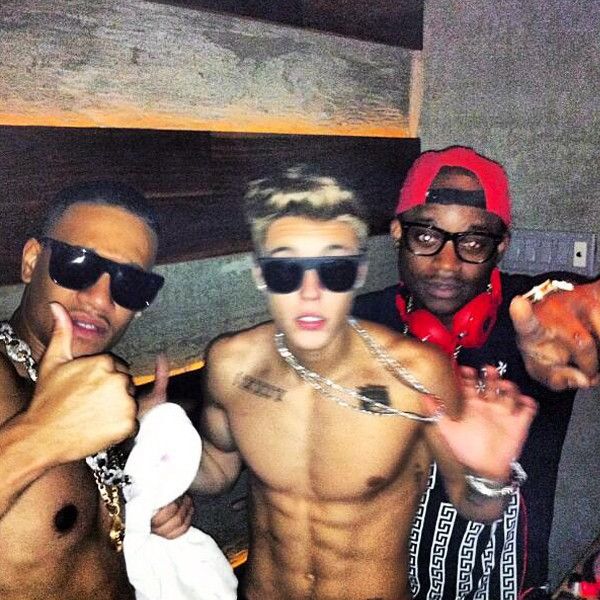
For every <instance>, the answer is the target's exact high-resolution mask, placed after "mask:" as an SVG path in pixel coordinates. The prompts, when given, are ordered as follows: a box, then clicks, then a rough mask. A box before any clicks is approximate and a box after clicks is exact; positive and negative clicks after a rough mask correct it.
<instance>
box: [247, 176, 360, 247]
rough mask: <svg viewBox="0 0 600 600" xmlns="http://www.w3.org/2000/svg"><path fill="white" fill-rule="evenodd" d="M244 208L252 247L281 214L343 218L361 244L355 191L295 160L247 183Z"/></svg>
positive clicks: (262, 239) (261, 238)
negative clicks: (266, 175) (290, 164)
mask: <svg viewBox="0 0 600 600" xmlns="http://www.w3.org/2000/svg"><path fill="white" fill-rule="evenodd" d="M244 212H245V216H246V220H247V222H248V224H249V225H250V227H251V230H252V239H253V241H254V246H255V249H256V250H259V249H260V247H261V246H262V244H263V242H264V239H265V236H266V232H267V229H268V228H269V225H270V224H271V223H272V222H273V221H275V220H276V219H280V218H282V217H288V216H290V217H292V216H293V217H307V218H309V219H316V220H319V221H329V220H333V219H339V220H343V221H347V222H348V223H349V224H350V225H351V226H352V228H353V229H354V230H355V232H356V235H357V237H358V239H359V241H360V243H361V245H363V244H364V243H365V241H366V238H367V234H368V226H367V223H366V219H365V217H364V209H363V207H362V206H361V203H360V201H359V199H358V198H357V196H356V193H355V192H354V191H353V190H352V189H351V188H350V187H349V186H348V185H346V184H345V183H343V182H342V181H340V179H339V178H334V177H329V176H326V175H323V174H321V173H319V172H318V171H317V170H316V169H315V168H314V167H312V166H311V165H307V164H298V165H294V166H292V167H289V168H287V169H285V170H284V171H283V172H282V173H279V174H277V175H274V176H272V177H266V178H262V179H256V180H254V181H251V182H250V183H249V185H248V191H247V193H246V196H245V204H244Z"/></svg>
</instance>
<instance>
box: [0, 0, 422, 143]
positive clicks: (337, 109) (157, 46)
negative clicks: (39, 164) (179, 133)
mask: <svg viewBox="0 0 600 600" xmlns="http://www.w3.org/2000/svg"><path fill="white" fill-rule="evenodd" d="M0 56H2V61H1V64H0V124H7V125H45V126H63V127H115V128H142V129H184V130H203V131H204V130H205V131H238V132H271V133H311V134H328V135H332V134H342V135H359V136H376V137H407V136H409V133H410V132H409V126H408V118H409V117H408V115H409V102H410V98H409V89H410V77H411V51H409V50H405V49H403V48H399V47H392V46H385V45H381V44H376V43H370V42H363V41H359V40H351V39H347V38H343V37H340V36H332V35H327V34H323V33H318V32H313V31H307V30H301V29H296V28H293V27H287V26H283V25H277V24H271V23H263V22H258V21H253V20H249V19H243V18H238V17H232V16H228V15H220V14H214V13H211V12H205V11H198V10H192V9H187V8H185V7H181V6H169V5H164V4H157V3H153V2H144V1H142V0H129V1H128V2H121V1H120V0H95V1H94V2H89V1H88V0H3V1H2V3H1V4H0ZM413 118H414V117H413Z"/></svg>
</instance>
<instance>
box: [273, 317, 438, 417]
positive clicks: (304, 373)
mask: <svg viewBox="0 0 600 600" xmlns="http://www.w3.org/2000/svg"><path fill="white" fill-rule="evenodd" d="M348 324H349V325H350V327H352V329H354V331H356V333H357V334H358V335H359V336H360V338H361V339H362V340H363V342H364V343H365V345H366V346H367V348H368V349H369V351H370V352H371V354H373V356H374V357H375V359H376V360H377V362H378V363H379V364H381V365H382V366H383V367H384V368H385V369H386V370H387V371H388V372H390V373H391V374H392V375H393V376H394V377H395V378H396V379H398V380H400V381H402V383H404V384H406V385H408V386H409V387H410V388H412V389H414V390H416V391H417V392H420V393H421V394H428V395H430V396H432V397H434V398H435V399H436V400H437V401H438V405H439V407H438V410H437V411H436V412H435V414H434V415H432V416H429V417H427V416H423V415H419V414H417V413H414V412H411V411H405V410H399V409H397V408H392V407H391V406H388V405H387V404H383V403H382V402H378V401H377V400H373V399H372V398H369V397H368V396H365V395H364V394H361V393H360V392H358V391H356V390H355V389H352V388H348V387H345V386H342V385H340V384H339V383H336V382H335V381H332V380H331V379H328V378H327V377H323V376H322V375H319V373H316V372H315V371H311V370H309V369H307V368H306V367H305V366H304V365H302V364H300V362H299V361H298V359H297V358H296V357H295V356H294V355H293V354H292V352H291V350H290V349H289V348H288V347H287V346H286V345H285V342H284V339H285V334H284V333H282V332H277V333H275V335H274V340H275V347H276V348H277V351H278V352H279V355H280V356H281V357H282V358H283V360H285V362H286V363H287V364H288V365H289V366H290V367H291V368H292V369H293V370H294V371H296V373H297V374H298V375H299V377H300V378H301V379H302V380H303V381H305V382H306V383H308V384H309V385H310V386H312V387H313V388H314V389H315V390H317V392H319V393H320V394H322V395H323V396H325V397H326V398H330V399H331V400H334V401H335V402H336V403H337V404H339V405H340V406H344V407H346V408H351V409H353V410H356V411H359V412H362V413H366V414H369V415H377V416H380V417H384V416H393V417H405V418H407V419H411V420H413V421H421V422H424V423H435V422H437V421H439V420H440V418H441V416H442V414H443V406H444V404H443V401H442V400H441V398H439V397H438V396H436V395H435V394H433V393H432V392H430V391H429V390H428V389H427V388H426V387H425V386H424V385H422V384H421V383H420V382H419V381H418V380H417V378H416V377H415V376H414V375H413V373H412V372H411V371H409V370H408V369H407V368H406V367H404V366H402V365H401V364H400V363H399V362H398V361H397V360H396V359H395V358H393V357H391V356H390V355H389V354H388V353H387V352H386V351H385V350H384V349H383V348H382V347H381V346H380V345H379V344H378V343H377V342H376V341H375V340H374V339H373V338H372V337H371V336H370V335H369V334H368V333H367V331H366V330H364V329H363V328H361V327H360V326H359V325H358V323H357V322H356V320H354V319H353V318H352V317H350V318H348ZM344 397H346V398H352V399H353V400H354V401H355V402H357V404H352V403H351V402H349V401H348V400H345V399H344Z"/></svg>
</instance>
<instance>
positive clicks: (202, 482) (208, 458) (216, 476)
mask: <svg viewBox="0 0 600 600" xmlns="http://www.w3.org/2000/svg"><path fill="white" fill-rule="evenodd" d="M241 464H242V463H241V459H240V456H239V454H238V453H237V452H223V451H221V450H218V449H217V448H215V447H214V446H213V445H212V444H210V443H208V442H203V448H202V460H201V461H200V467H199V469H198V473H197V474H196V477H195V478H194V481H193V482H192V485H191V487H190V489H191V490H192V491H194V492H198V493H200V494H207V495H216V494H221V493H223V492H226V491H227V490H228V489H229V488H230V487H231V486H232V485H233V484H234V483H235V481H236V480H237V478H238V476H239V474H240V470H241Z"/></svg>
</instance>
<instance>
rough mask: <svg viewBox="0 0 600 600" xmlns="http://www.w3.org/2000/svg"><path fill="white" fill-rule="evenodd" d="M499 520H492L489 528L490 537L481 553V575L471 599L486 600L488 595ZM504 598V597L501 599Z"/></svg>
mask: <svg viewBox="0 0 600 600" xmlns="http://www.w3.org/2000/svg"><path fill="white" fill-rule="evenodd" d="M498 523H499V521H494V522H493V523H492V526H491V530H490V539H489V540H488V543H487V545H486V547H485V549H484V551H483V554H482V555H481V570H482V572H483V573H482V575H481V577H480V578H479V581H478V582H477V591H476V592H475V595H474V596H473V600H488V599H489V597H490V577H491V575H492V571H493V569H494V564H495V560H494V557H495V554H496V529H497V528H498ZM502 600H504V598H503V599H502Z"/></svg>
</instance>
